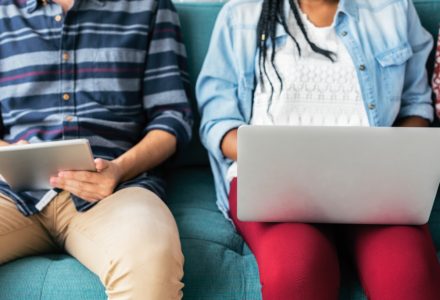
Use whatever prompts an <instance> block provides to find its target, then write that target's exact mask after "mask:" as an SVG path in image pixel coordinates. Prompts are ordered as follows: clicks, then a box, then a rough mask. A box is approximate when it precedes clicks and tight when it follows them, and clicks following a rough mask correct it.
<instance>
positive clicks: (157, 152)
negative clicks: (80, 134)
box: [113, 130, 177, 182]
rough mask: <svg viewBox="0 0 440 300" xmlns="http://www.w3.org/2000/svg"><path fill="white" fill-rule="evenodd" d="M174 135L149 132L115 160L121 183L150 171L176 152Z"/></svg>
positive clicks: (155, 131)
mask: <svg viewBox="0 0 440 300" xmlns="http://www.w3.org/2000/svg"><path fill="white" fill-rule="evenodd" d="M176 147H177V140H176V137H175V136H174V135H172V134H171V133H168V132H166V131H163V130H152V131H150V132H149V133H148V134H147V135H146V136H145V137H144V138H143V139H142V140H141V141H140V142H139V143H138V144H137V145H136V146H134V147H133V148H131V149H130V150H128V151H127V152H126V153H124V154H123V155H121V156H120V157H118V158H117V159H115V160H114V161H113V162H115V163H116V164H117V165H118V166H119V168H120V171H121V174H120V175H121V180H120V181H121V182H123V181H127V180H130V179H132V178H134V177H136V176H137V175H139V174H141V173H143V172H145V171H148V170H151V169H152V168H154V167H156V166H158V165H159V164H161V163H162V162H164V161H165V160H166V159H167V158H169V157H170V156H171V155H173V153H174V152H175V151H176Z"/></svg>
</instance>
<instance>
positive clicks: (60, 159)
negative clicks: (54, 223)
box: [0, 139, 96, 191]
mask: <svg viewBox="0 0 440 300" xmlns="http://www.w3.org/2000/svg"><path fill="white" fill-rule="evenodd" d="M68 170H69V171H96V169H95V163H94V161H93V155H92V151H91V149H90V145H89V142H88V140H86V139H76V140H65V141H56V142H43V143H36V144H14V145H10V146H3V147H0V174H1V176H3V178H4V179H5V181H6V182H7V183H8V184H9V185H10V187H11V188H12V189H14V190H15V191H25V190H47V189H51V188H52V187H51V185H50V184H49V178H50V177H51V176H56V175H57V174H58V172H60V171H68Z"/></svg>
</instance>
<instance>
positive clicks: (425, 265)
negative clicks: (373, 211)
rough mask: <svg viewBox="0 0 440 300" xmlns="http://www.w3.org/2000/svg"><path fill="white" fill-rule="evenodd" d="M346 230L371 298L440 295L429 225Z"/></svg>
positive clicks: (402, 299)
mask: <svg viewBox="0 0 440 300" xmlns="http://www.w3.org/2000/svg"><path fill="white" fill-rule="evenodd" d="M345 231H346V238H347V239H346V242H348V243H350V245H349V248H350V249H351V250H352V254H353V257H354V261H355V264H356V267H357V270H358V272H359V277H360V280H361V283H362V285H363V287H364V289H365V292H366V294H367V296H368V297H369V298H370V299H373V300H374V299H380V300H382V299H384V300H387V299H400V300H412V299H414V300H417V299H424V300H430V299H432V300H434V299H440V265H439V262H438V260H437V257H436V253H435V248H434V245H433V242H432V239H431V236H430V233H429V229H428V226H426V225H425V226H374V225H352V226H350V227H349V228H347V229H346V230H345Z"/></svg>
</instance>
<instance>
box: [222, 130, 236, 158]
mask: <svg viewBox="0 0 440 300" xmlns="http://www.w3.org/2000/svg"><path fill="white" fill-rule="evenodd" d="M237 131H238V129H237V128H234V129H232V130H230V131H228V132H227V133H226V134H225V136H224V137H223V140H222V142H221V150H222V153H223V155H224V156H225V157H227V158H229V159H231V160H233V161H237Z"/></svg>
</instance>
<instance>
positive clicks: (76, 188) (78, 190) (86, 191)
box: [50, 177, 103, 202]
mask: <svg viewBox="0 0 440 300" xmlns="http://www.w3.org/2000/svg"><path fill="white" fill-rule="evenodd" d="M50 184H51V185H52V186H53V187H56V188H59V189H62V190H64V191H67V192H69V193H71V194H73V195H76V196H78V197H80V198H81V199H84V200H86V201H89V202H96V201H99V200H101V199H102V198H103V197H101V196H100V195H99V194H98V193H96V192H95V191H94V190H93V189H90V187H89V185H90V184H87V183H80V182H75V181H65V180H62V179H60V178H56V177H52V178H51V179H50Z"/></svg>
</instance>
